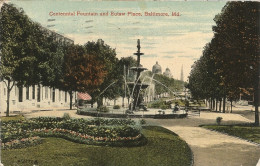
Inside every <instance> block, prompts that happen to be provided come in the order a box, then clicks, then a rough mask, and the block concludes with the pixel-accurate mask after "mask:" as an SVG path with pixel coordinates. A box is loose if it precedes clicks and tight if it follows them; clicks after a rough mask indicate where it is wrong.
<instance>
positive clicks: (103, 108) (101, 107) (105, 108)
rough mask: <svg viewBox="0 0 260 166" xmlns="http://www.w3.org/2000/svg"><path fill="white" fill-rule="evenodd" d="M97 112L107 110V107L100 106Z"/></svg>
mask: <svg viewBox="0 0 260 166" xmlns="http://www.w3.org/2000/svg"><path fill="white" fill-rule="evenodd" d="M97 111H98V112H109V108H108V107H106V106H100V107H98V108H97Z"/></svg>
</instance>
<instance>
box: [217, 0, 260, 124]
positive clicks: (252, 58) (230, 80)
mask: <svg viewBox="0 0 260 166" xmlns="http://www.w3.org/2000/svg"><path fill="white" fill-rule="evenodd" d="M259 17H260V3H259V2H228V3H227V4H226V5H225V7H224V8H223V9H222V12H221V13H220V14H219V15H217V16H216V17H215V19H214V20H215V22H216V26H214V27H213V31H214V37H215V38H216V40H217V45H218V46H219V50H221V54H218V56H216V59H215V60H216V64H217V65H218V66H219V70H218V74H219V75H220V76H221V81H222V84H223V86H225V87H226V88H227V94H228V97H229V98H230V100H231V101H232V100H234V99H236V98H238V95H239V93H238V92H240V89H244V90H248V91H249V89H253V91H254V105H255V124H257V125H259V113H258V112H259V111H258V106H259V66H260V65H259V64H260V62H259V48H260V33H259Z"/></svg>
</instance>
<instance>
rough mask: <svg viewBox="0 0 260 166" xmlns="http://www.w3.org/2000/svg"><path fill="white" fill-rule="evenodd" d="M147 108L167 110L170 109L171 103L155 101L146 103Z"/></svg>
mask: <svg viewBox="0 0 260 166" xmlns="http://www.w3.org/2000/svg"><path fill="white" fill-rule="evenodd" d="M148 108H161V109H167V108H171V103H167V102H166V101H164V100H156V101H153V102H150V103H148Z"/></svg>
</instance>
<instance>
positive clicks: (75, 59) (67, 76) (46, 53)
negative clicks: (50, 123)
mask: <svg viewBox="0 0 260 166" xmlns="http://www.w3.org/2000/svg"><path fill="white" fill-rule="evenodd" d="M0 37H1V38H0V42H1V43H0V50H1V54H0V55H1V61H0V63H1V64H0V78H2V80H3V81H4V82H5V85H6V87H7V111H6V115H7V116H9V101H10V92H11V90H12V88H13V86H14V85H17V86H30V85H39V84H42V85H44V86H49V87H53V88H58V89H61V90H64V91H67V92H69V94H70V108H72V93H73V91H79V92H88V93H90V95H91V96H92V98H93V102H95V101H99V102H98V104H99V105H102V98H103V97H106V98H109V99H112V98H115V97H116V96H118V95H119V94H120V88H118V87H122V81H120V80H122V79H121V77H122V75H123V74H120V72H121V71H119V70H120V67H119V60H118V59H117V58H116V52H115V49H112V48H110V46H108V45H106V44H105V43H104V41H102V40H98V41H97V42H88V43H86V44H85V45H83V46H82V45H74V44H65V43H64V42H58V41H57V38H56V33H51V34H50V33H49V31H48V30H44V28H42V26H41V25H39V24H37V23H35V22H33V21H32V20H30V19H29V18H28V16H27V15H26V14H25V13H24V11H23V10H22V9H17V8H15V7H14V6H13V5H10V4H3V6H2V8H1V13H0ZM121 73H122V72H121ZM112 83H114V84H117V86H111V87H110V88H109V89H108V90H106V87H108V86H109V85H110V84H112ZM121 89H122V88H121Z"/></svg>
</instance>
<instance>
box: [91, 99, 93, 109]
mask: <svg viewBox="0 0 260 166" xmlns="http://www.w3.org/2000/svg"><path fill="white" fill-rule="evenodd" d="M93 106H94V101H93V100H91V108H93Z"/></svg>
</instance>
